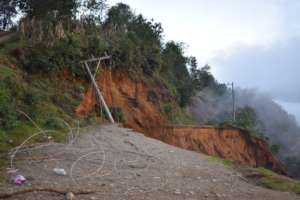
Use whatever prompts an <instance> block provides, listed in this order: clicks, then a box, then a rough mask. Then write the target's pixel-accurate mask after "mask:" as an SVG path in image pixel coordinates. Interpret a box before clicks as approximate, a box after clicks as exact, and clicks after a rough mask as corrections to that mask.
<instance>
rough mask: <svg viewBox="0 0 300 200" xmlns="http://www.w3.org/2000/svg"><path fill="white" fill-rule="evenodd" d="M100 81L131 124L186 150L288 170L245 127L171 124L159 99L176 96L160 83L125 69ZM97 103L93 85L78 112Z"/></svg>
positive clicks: (106, 74)
mask: <svg viewBox="0 0 300 200" xmlns="http://www.w3.org/2000/svg"><path fill="white" fill-rule="evenodd" d="M97 82H98V85H99V87H100V89H101V91H102V93H103V96H104V98H105V100H106V102H107V104H108V105H109V106H110V107H120V108H122V111H123V113H124V115H125V119H126V123H125V125H126V126H127V127H130V128H133V129H135V130H137V131H140V132H143V133H144V134H145V135H147V136H149V137H153V138H156V139H158V140H161V141H163V142H165V143H168V144H171V145H175V146H178V147H181V148H184V149H188V150H192V151H197V152H202V153H206V154H208V155H216V156H220V157H222V158H225V159H230V160H234V161H237V162H239V163H240V164H243V165H248V166H252V167H258V166H263V167H267V168H269V169H272V170H274V171H276V172H279V173H284V170H283V168H282V166H281V164H280V162H279V161H278V160H277V159H276V158H275V157H274V156H273V155H272V154H271V152H270V150H269V148H268V144H267V143H266V142H264V141H263V140H261V139H258V138H255V137H250V136H249V135H248V134H247V133H245V132H243V131H242V130H239V129H234V128H226V129H218V128H203V127H202V128H201V127H172V126H167V124H168V121H167V120H166V119H165V118H164V117H163V116H162V115H161V108H160V104H159V101H161V100H164V101H171V100H172V99H171V98H172V97H171V96H170V94H168V91H166V88H164V87H163V86H161V85H159V84H158V83H151V85H149V83H148V84H146V83H145V82H143V81H134V80H132V79H130V78H129V76H128V74H127V73H125V72H122V71H114V72H111V71H109V70H107V69H104V70H102V71H101V74H100V76H99V77H98V79H97ZM95 105H96V101H95V94H94V92H93V89H92V88H89V89H88V91H87V92H86V94H85V95H84V99H83V101H82V103H81V104H80V105H79V106H78V108H77V109H76V112H77V113H78V114H79V115H86V114H88V113H89V112H91V111H92V110H93V109H94V108H95ZM162 127H163V128H162Z"/></svg>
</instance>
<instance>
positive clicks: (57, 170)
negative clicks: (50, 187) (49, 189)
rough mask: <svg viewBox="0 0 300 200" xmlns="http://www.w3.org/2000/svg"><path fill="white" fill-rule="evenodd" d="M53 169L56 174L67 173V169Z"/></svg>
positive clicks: (63, 174) (62, 174)
mask: <svg viewBox="0 0 300 200" xmlns="http://www.w3.org/2000/svg"><path fill="white" fill-rule="evenodd" d="M53 171H54V173H55V174H57V175H60V176H65V175H67V172H66V170H65V169H62V168H54V169H53Z"/></svg>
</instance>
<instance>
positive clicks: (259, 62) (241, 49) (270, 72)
mask: <svg viewBox="0 0 300 200" xmlns="http://www.w3.org/2000/svg"><path fill="white" fill-rule="evenodd" d="M299 51H300V38H291V39H288V40H286V41H282V42H278V43H276V44H273V45H271V46H269V47H263V46H256V45H250V46H247V45H238V46H236V47H235V48H233V49H232V51H231V52H230V53H228V54H227V55H221V53H220V55H219V56H217V57H215V59H214V61H213V62H212V63H213V66H214V67H215V68H216V69H215V70H214V71H215V75H216V77H217V78H218V79H219V80H221V81H225V82H226V81H234V82H235V83H236V84H237V85H239V86H242V87H244V88H259V89H260V90H262V91H264V92H267V93H269V94H270V95H271V97H272V98H273V99H276V100H281V101H285V102H300V90H299V89H298V87H297V86H298V85H300V79H299V74H300V57H299Z"/></svg>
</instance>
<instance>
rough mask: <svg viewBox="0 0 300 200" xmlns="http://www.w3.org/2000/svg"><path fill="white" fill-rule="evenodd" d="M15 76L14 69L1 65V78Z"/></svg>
mask: <svg viewBox="0 0 300 200" xmlns="http://www.w3.org/2000/svg"><path fill="white" fill-rule="evenodd" d="M14 75H15V72H14V70H13V69H12V68H10V67H7V66H5V65H2V64H0V78H1V79H2V78H3V79H4V78H8V77H12V76H14Z"/></svg>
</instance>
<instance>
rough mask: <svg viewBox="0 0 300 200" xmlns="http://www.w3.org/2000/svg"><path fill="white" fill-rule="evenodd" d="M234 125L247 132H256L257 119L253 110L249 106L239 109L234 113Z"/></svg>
mask: <svg viewBox="0 0 300 200" xmlns="http://www.w3.org/2000/svg"><path fill="white" fill-rule="evenodd" d="M234 123H235V125H237V126H239V127H241V128H244V129H246V130H249V131H254V132H256V131H257V128H258V119H257V114H256V112H255V110H254V109H253V108H252V107H250V106H245V107H243V108H239V109H238V110H237V113H236V121H235V122H234Z"/></svg>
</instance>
